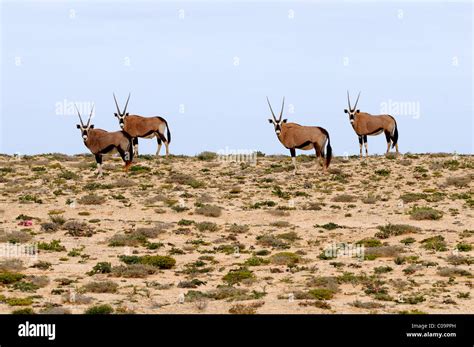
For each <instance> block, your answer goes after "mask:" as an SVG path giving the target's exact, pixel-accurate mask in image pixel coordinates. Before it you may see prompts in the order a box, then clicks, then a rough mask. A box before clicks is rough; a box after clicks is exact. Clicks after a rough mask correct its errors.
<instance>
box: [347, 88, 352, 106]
mask: <svg viewBox="0 0 474 347" xmlns="http://www.w3.org/2000/svg"><path fill="white" fill-rule="evenodd" d="M347 104H348V105H349V111H352V108H351V99H350V98H349V91H347Z"/></svg>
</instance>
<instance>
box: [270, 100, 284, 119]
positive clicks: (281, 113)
mask: <svg viewBox="0 0 474 347" xmlns="http://www.w3.org/2000/svg"><path fill="white" fill-rule="evenodd" d="M267 102H268V106H270V111H272V117H273V119H274V120H275V122H279V121H281V117H282V116H283V109H284V108H285V97H283V103H282V104H281V111H280V117H278V120H277V119H276V117H275V113H273V109H272V105H271V104H270V100H268V96H267Z"/></svg>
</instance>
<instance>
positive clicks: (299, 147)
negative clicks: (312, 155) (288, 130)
mask: <svg viewBox="0 0 474 347" xmlns="http://www.w3.org/2000/svg"><path fill="white" fill-rule="evenodd" d="M310 144H311V141H306V142H304V143H302V144H301V145H299V146H295V148H298V149H301V148H304V147H306V146H308V145H310Z"/></svg>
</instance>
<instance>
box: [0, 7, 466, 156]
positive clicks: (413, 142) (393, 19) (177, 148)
mask: <svg viewBox="0 0 474 347" xmlns="http://www.w3.org/2000/svg"><path fill="white" fill-rule="evenodd" d="M1 11H2V14H1V15H2V17H1V31H2V38H1V43H2V47H1V48H2V49H1V73H2V74H1V76H2V77H1V109H0V112H1V113H0V127H1V138H0V153H9V154H13V153H21V154H35V153H44V152H64V153H71V154H72V153H82V152H86V151H87V149H86V148H85V147H84V145H83V142H82V140H81V136H80V133H79V131H78V130H77V129H76V127H75V125H76V123H77V116H76V115H75V114H74V113H72V114H61V110H60V108H61V107H59V106H58V104H59V105H62V104H63V103H64V101H65V100H66V101H69V102H74V101H76V102H79V104H80V105H84V107H87V103H95V108H96V116H95V118H94V124H95V125H96V127H99V128H103V129H106V130H118V122H117V120H116V119H115V118H114V117H113V112H114V111H115V106H114V101H113V97H112V92H115V93H116V94H117V97H118V98H119V100H120V102H121V103H124V102H125V99H126V96H127V95H128V92H131V93H132V97H131V100H130V104H129V111H130V113H136V114H141V115H149V116H151V115H161V116H163V117H165V118H166V119H167V120H168V122H169V124H170V128H171V132H172V143H171V146H170V149H171V152H172V153H175V154H191V155H193V154H196V153H199V152H201V151H203V150H211V151H219V150H222V149H225V148H226V147H227V148H229V149H256V150H261V151H263V152H265V153H285V154H288V151H287V150H286V149H284V148H283V147H282V145H281V144H280V143H279V142H278V140H277V138H276V136H275V133H274V131H273V128H272V126H271V125H270V124H268V122H267V119H268V118H269V115H270V113H269V110H268V106H267V104H266V100H265V97H266V96H267V95H268V96H269V97H270V100H271V101H272V103H273V105H274V109H275V110H279V109H280V105H281V98H282V97H283V96H286V105H287V107H286V109H285V118H288V120H289V121H293V122H297V123H300V124H304V125H319V126H322V127H324V128H326V129H327V130H328V131H329V133H330V135H331V142H332V146H333V150H334V152H335V153H336V155H343V154H344V153H348V154H355V153H358V151H359V145H358V140H357V137H356V135H355V134H354V132H353V130H352V128H351V126H350V123H349V120H348V118H347V115H346V114H344V112H343V110H344V108H346V105H347V104H346V89H349V90H350V91H351V93H352V97H353V99H355V97H356V95H357V92H358V91H359V90H361V91H362V95H361V98H360V101H359V107H358V108H360V109H361V110H362V111H365V112H369V113H372V114H378V113H380V112H382V111H381V110H382V108H383V106H384V105H385V104H388V103H390V104H391V105H392V106H393V107H399V106H403V107H411V108H406V109H405V110H404V111H403V112H402V114H398V115H397V114H396V112H395V111H396V109H395V108H393V109H392V111H393V112H392V114H393V115H394V116H395V117H396V119H397V121H398V126H399V133H400V138H399V145H400V150H401V151H402V152H408V151H410V152H453V151H456V152H458V153H473V133H474V127H473V94H472V76H473V66H472V59H473V56H472V39H473V37H472V16H473V12H472V11H473V9H472V3H470V2H461V3H443V2H416V3H411V2H401V3H394V2H385V3H378V2H377V3H374V2H359V1H355V2H342V1H325V2H309V1H300V2H295V1H284V2H269V1H246V2H244V3H240V2H225V3H224V2H217V1H193V2H181V1H180V2H173V1H166V2H163V1H154V2H153V1H144V2H140V1H121V2H111V1H107V2H105V1H104V2H100V1H78V2H66V1H49V2H48V1H45V2H43V1H35V2H23V1H20V2H16V1H15V2H14V1H10V2H2V7H1ZM128 63H129V64H128ZM58 108H59V112H58ZM183 108H184V112H183ZM85 112H87V110H86V111H85ZM58 113H59V114H58ZM66 113H67V112H66ZM140 146H141V152H142V153H154V151H155V150H156V141H155V140H141V142H140ZM369 150H370V152H371V153H383V152H384V150H385V137H384V136H383V135H381V136H378V137H370V138H369ZM299 153H301V152H299ZM310 153H311V154H312V152H307V154H310Z"/></svg>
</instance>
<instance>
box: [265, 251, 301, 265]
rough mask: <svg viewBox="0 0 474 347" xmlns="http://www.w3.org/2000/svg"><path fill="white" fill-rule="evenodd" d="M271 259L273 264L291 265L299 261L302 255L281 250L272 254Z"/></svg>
mask: <svg viewBox="0 0 474 347" xmlns="http://www.w3.org/2000/svg"><path fill="white" fill-rule="evenodd" d="M270 260H271V262H272V264H276V265H287V266H290V267H291V266H295V265H296V264H297V263H299V262H300V260H301V257H300V256H299V255H298V254H296V253H292V252H280V253H276V254H274V255H272V256H271V257H270Z"/></svg>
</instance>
